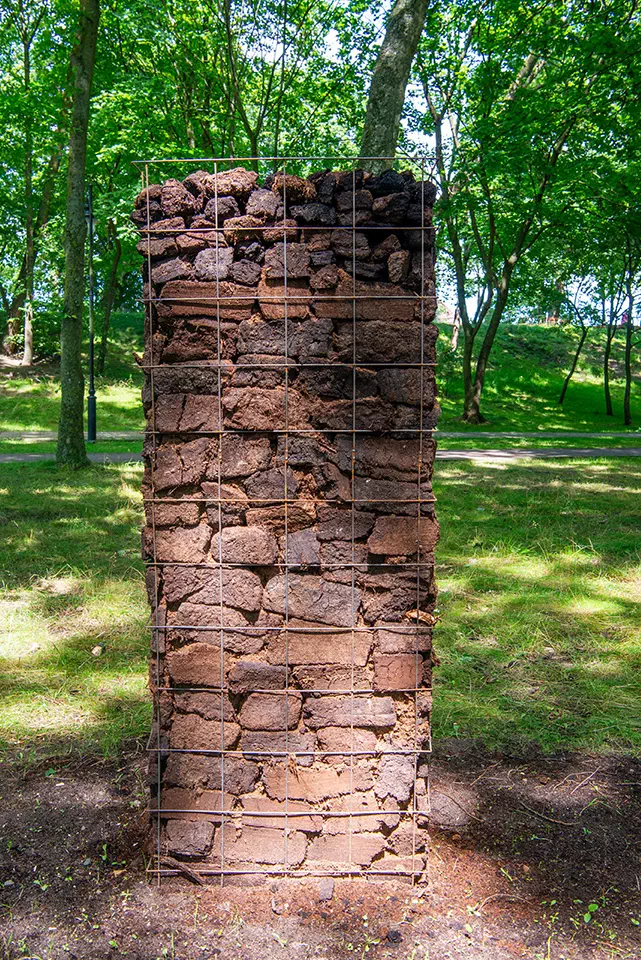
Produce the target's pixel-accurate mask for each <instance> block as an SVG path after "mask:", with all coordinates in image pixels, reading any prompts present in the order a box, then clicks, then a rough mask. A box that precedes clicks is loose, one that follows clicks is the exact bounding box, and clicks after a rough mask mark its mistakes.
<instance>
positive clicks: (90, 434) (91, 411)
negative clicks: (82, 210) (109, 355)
mask: <svg viewBox="0 0 641 960" xmlns="http://www.w3.org/2000/svg"><path fill="white" fill-rule="evenodd" d="M87 221H88V227H89V393H88V394H87V440H88V441H89V443H95V441H96V387H95V382H94V327H93V315H94V270H93V184H91V183H90V184H89V186H88V188H87ZM149 282H150V283H151V277H150V278H149Z"/></svg>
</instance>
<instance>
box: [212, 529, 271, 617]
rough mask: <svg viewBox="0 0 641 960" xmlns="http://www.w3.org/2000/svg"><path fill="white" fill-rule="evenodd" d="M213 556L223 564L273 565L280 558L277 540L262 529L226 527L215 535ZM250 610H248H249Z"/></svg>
mask: <svg viewBox="0 0 641 960" xmlns="http://www.w3.org/2000/svg"><path fill="white" fill-rule="evenodd" d="M211 555H212V557H214V559H216V560H218V559H219V558H220V557H222V562H223V563H245V564H248V565H252V566H253V565H263V564H265V565H269V564H273V563H275V561H276V558H277V557H278V546H277V543H276V538H275V537H274V536H273V534H271V533H270V532H269V530H264V529H263V528H262V527H256V526H251V527H224V528H223V530H222V531H221V532H220V533H217V534H215V535H214V538H213V540H212V546H211ZM247 609H248V608H247Z"/></svg>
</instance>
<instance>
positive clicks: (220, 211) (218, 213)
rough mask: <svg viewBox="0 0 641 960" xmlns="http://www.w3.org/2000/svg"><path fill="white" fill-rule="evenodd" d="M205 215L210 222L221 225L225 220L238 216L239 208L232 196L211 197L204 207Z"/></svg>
mask: <svg viewBox="0 0 641 960" xmlns="http://www.w3.org/2000/svg"><path fill="white" fill-rule="evenodd" d="M205 216H206V217H207V219H208V220H211V221H212V223H214V224H217V225H218V226H221V225H222V224H223V223H224V222H225V220H230V219H231V218H232V217H239V216H240V209H239V207H238V204H237V203H236V200H235V198H234V197H218V198H216V197H212V199H211V200H210V201H209V203H208V204H207V206H206V207H205Z"/></svg>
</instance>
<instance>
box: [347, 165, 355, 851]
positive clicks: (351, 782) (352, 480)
mask: <svg viewBox="0 0 641 960" xmlns="http://www.w3.org/2000/svg"><path fill="white" fill-rule="evenodd" d="M356 357H357V350H356V167H355V162H354V161H353V162H352V453H351V458H350V496H351V501H352V502H351V505H350V520H351V536H350V540H351V558H352V577H351V588H352V596H351V604H352V636H351V645H352V649H351V671H350V689H351V693H350V717H349V730H350V747H349V749H350V758H349V809H350V816H349V832H348V841H347V847H348V862H349V865H350V867H351V866H352V865H353V850H352V846H353V845H352V833H353V820H352V810H353V809H354V703H355V701H354V663H355V660H356V631H355V630H354V628H355V626H356V604H355V598H356V571H355V569H354V564H355V562H356V546H355V540H356Z"/></svg>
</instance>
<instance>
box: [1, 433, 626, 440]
mask: <svg viewBox="0 0 641 960" xmlns="http://www.w3.org/2000/svg"><path fill="white" fill-rule="evenodd" d="M637 432H638V433H639V439H641V431H628V432H625V433H624V432H622V431H616V430H613V431H612V432H602V433H584V432H581V431H578V430H537V431H534V432H531V433H521V432H519V431H503V432H497V431H495V430H479V431H476V430H475V431H471V430H461V431H458V432H457V431H451V430H437V431H436V439H439V438H441V437H442V438H443V439H445V438H447V439H449V440H451V439H457V440H463V439H465V440H472V439H474V438H475V437H476V438H478V439H479V440H492V439H493V438H495V439H497V440H530V439H531V440H554V439H557V440H566V439H567V440H598V439H599V438H601V439H602V440H612V439H615V440H616V439H621V440H630V439H631V438H632V437H634V436H635V433H637ZM143 436H144V433H143V431H142V430H101V431H99V432H98V440H141V439H142V438H143ZM57 439H58V434H57V433H56V431H55V430H0V440H24V441H25V442H27V443H39V442H41V441H43V440H57Z"/></svg>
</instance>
